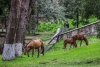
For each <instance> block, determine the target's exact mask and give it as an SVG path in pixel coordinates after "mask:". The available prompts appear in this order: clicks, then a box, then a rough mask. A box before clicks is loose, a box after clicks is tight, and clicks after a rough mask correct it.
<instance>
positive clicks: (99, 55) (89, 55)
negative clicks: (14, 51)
mask: <svg viewBox="0 0 100 67" xmlns="http://www.w3.org/2000/svg"><path fill="white" fill-rule="evenodd" d="M87 39H88V40H89V45H88V46H86V45H85V43H84V42H82V46H81V47H80V46H79V45H78V47H77V48H72V49H70V50H69V46H68V45H67V49H66V50H63V49H62V46H63V45H62V44H63V41H60V42H58V43H56V44H55V45H54V46H53V48H52V49H51V50H48V51H45V55H44V56H42V55H40V57H39V58H37V53H36V52H35V54H34V57H31V54H30V57H27V55H22V57H16V58H15V59H14V60H11V61H2V60H0V67H57V66H58V67H100V43H99V42H100V40H99V39H97V38H96V37H95V36H90V37H87ZM77 44H79V41H77ZM0 58H1V59H2V56H1V55H0Z"/></svg>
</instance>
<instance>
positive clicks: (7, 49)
mask: <svg viewBox="0 0 100 67" xmlns="http://www.w3.org/2000/svg"><path fill="white" fill-rule="evenodd" d="M90 18H96V20H99V19H100V0H24V1H23V0H0V21H1V23H0V24H1V25H5V29H6V35H5V38H6V39H5V41H4V46H3V47H4V49H3V54H2V60H12V59H14V58H15V57H16V56H21V55H22V47H23V44H24V40H25V35H26V33H28V34H35V33H36V32H37V31H38V32H39V31H40V32H44V30H45V31H50V30H52V29H53V27H54V26H56V24H58V25H59V26H58V27H56V28H55V29H54V30H52V32H55V31H56V29H57V28H59V27H63V26H64V24H69V26H70V24H72V25H73V27H72V28H78V27H79V26H80V24H81V26H82V25H86V24H89V23H90V22H89V19H90ZM69 19H71V21H72V22H71V23H69V22H70V21H68V20H69ZM41 22H43V25H41V26H46V23H47V25H48V26H50V25H49V24H52V26H51V29H50V28H48V26H46V28H48V29H46V28H45V29H42V30H41V28H42V27H40V24H41ZM98 27H99V26H98ZM70 28H71V27H70ZM97 30H99V28H98V29H97ZM98 36H99V35H98ZM15 47H16V49H15Z"/></svg>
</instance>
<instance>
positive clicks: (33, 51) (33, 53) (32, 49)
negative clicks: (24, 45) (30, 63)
mask: <svg viewBox="0 0 100 67" xmlns="http://www.w3.org/2000/svg"><path fill="white" fill-rule="evenodd" d="M33 54H34V49H32V57H33Z"/></svg>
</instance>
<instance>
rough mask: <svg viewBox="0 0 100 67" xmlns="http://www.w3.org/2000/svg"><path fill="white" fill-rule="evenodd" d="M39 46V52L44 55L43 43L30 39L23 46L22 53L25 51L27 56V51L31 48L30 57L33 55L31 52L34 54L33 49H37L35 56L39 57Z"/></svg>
mask: <svg viewBox="0 0 100 67" xmlns="http://www.w3.org/2000/svg"><path fill="white" fill-rule="evenodd" d="M40 47H41V50H42V52H41V54H43V55H44V44H43V42H42V41H41V40H39V39H38V40H31V41H30V42H29V43H28V44H27V45H26V46H25V48H24V50H23V52H24V54H26V52H27V55H28V57H29V53H28V52H29V51H30V50H32V57H33V54H34V49H38V55H37V57H39V48H40Z"/></svg>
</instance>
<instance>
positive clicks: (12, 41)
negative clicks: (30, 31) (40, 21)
mask: <svg viewBox="0 0 100 67" xmlns="http://www.w3.org/2000/svg"><path fill="white" fill-rule="evenodd" d="M33 4H34V0H12V1H11V8H10V15H9V19H8V26H7V33H6V39H5V42H4V49H3V54H2V60H11V59H14V58H15V56H21V54H22V46H23V41H24V40H23V39H24V37H25V30H26V25H27V22H28V20H29V17H30V14H31V10H32V6H33Z"/></svg>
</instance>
